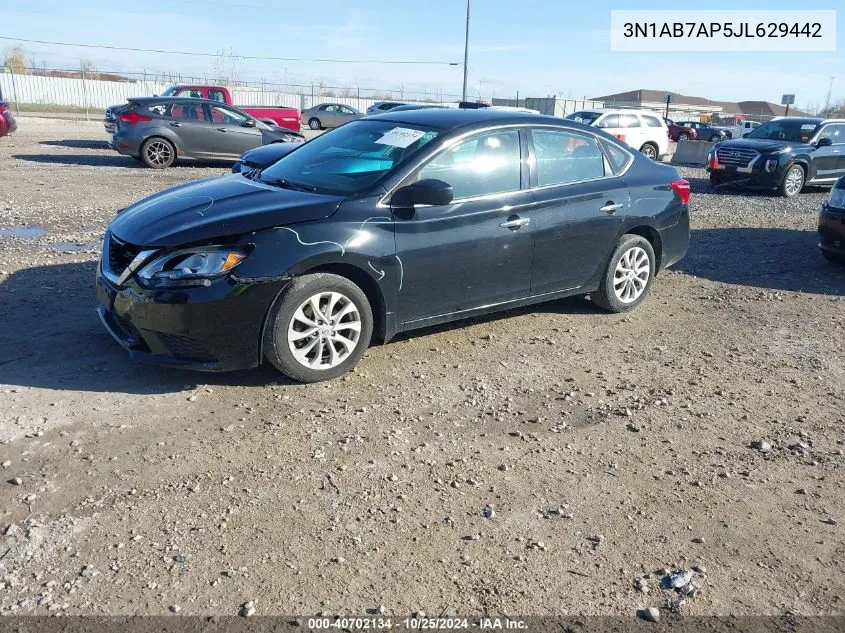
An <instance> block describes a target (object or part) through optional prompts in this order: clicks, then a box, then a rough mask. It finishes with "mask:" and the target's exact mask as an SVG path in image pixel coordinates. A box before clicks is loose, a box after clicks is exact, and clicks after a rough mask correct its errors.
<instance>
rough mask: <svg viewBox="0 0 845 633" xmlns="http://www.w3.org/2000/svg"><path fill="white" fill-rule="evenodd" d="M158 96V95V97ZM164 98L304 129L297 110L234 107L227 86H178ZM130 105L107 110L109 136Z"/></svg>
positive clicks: (270, 123) (164, 94)
mask: <svg viewBox="0 0 845 633" xmlns="http://www.w3.org/2000/svg"><path fill="white" fill-rule="evenodd" d="M157 96H158V95H157ZM160 96H162V97H185V98H191V99H209V100H210V101H216V102H218V103H225V104H227V105H230V106H234V107H235V108H237V109H238V110H240V111H241V112H245V113H246V114H248V115H249V116H251V117H252V118H253V119H256V120H258V121H261V122H263V123H266V124H268V125H278V126H279V127H283V128H288V129H290V130H293V131H294V132H299V130H300V128H301V127H302V126H301V124H300V120H299V110H298V109H296V108H284V107H279V106H273V107H270V106H239V105H234V102H233V101H232V94H231V93H230V92H229V89H228V88H226V86H205V85H178V86H171V87H170V88H168V89H167V90H165V91H164V92H162V93H161V95H160ZM127 105H128V104H122V105H114V106H109V107H108V108H106V113H105V118H104V120H103V125H104V126H105V128H106V132H107V133H108V134H114V131H115V129H116V127H117V125H116V122H117V119H118V117H120V115H121V114H123V112H125V111H126V109H127Z"/></svg>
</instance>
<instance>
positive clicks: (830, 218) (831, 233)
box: [819, 203, 845, 257]
mask: <svg viewBox="0 0 845 633" xmlns="http://www.w3.org/2000/svg"><path fill="white" fill-rule="evenodd" d="M819 249H820V250H822V251H824V252H826V253H831V254H833V255H842V256H843V257H845V209H837V208H834V207H831V206H830V205H828V204H827V203H825V204H823V205H822V208H821V211H819Z"/></svg>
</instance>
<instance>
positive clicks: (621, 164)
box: [604, 142, 633, 174]
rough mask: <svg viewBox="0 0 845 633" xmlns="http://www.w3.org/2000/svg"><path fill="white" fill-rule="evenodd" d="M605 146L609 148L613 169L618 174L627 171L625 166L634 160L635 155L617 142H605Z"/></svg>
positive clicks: (608, 152)
mask: <svg viewBox="0 0 845 633" xmlns="http://www.w3.org/2000/svg"><path fill="white" fill-rule="evenodd" d="M604 147H605V149H606V150H607V156H608V158H609V159H610V164H611V166H612V167H613V171H614V172H615V173H617V174H618V173H621V172H623V171H625V168H626V167H627V166H628V164H629V163H630V162H631V161H632V160H633V156H631V154H629V153H628V152H626V151H625V150H624V149H622V148H621V147H619V146H618V145H616V144H615V143H608V142H605V144H604Z"/></svg>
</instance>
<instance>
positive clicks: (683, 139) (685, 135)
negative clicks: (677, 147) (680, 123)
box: [678, 132, 689, 141]
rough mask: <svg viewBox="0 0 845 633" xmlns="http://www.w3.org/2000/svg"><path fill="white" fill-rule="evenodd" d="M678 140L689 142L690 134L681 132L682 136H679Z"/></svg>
mask: <svg viewBox="0 0 845 633" xmlns="http://www.w3.org/2000/svg"><path fill="white" fill-rule="evenodd" d="M678 140H679V141H688V140H689V134H687V133H686V132H681V133H680V134H678Z"/></svg>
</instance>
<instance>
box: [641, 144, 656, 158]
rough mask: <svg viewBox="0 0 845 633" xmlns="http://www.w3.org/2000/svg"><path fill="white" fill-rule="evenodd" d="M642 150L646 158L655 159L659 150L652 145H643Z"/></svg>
mask: <svg viewBox="0 0 845 633" xmlns="http://www.w3.org/2000/svg"><path fill="white" fill-rule="evenodd" d="M640 151H641V152H642V153H643V155H644V156H645V157H646V158H648V159H650V160H654V159H655V158H656V157H657V152H656V151H655V150H654V147H652V146H651V145H643V146H642V148H641V149H640Z"/></svg>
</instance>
